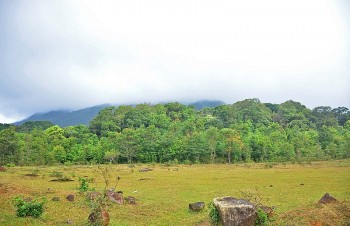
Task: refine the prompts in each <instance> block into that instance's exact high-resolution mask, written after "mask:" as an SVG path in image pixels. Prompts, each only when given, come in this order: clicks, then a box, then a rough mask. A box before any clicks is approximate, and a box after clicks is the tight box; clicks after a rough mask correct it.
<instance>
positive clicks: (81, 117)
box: [13, 100, 225, 127]
mask: <svg viewBox="0 0 350 226" xmlns="http://www.w3.org/2000/svg"><path fill="white" fill-rule="evenodd" d="M223 104H225V102H223V101H220V100H199V101H195V102H193V103H190V104H186V105H192V106H194V108H195V109H196V110H201V109H203V108H207V107H216V106H219V105H223ZM126 105H135V104H126ZM110 106H118V105H114V104H101V105H96V106H92V107H87V108H82V109H78V110H73V111H69V110H52V111H48V112H43V113H35V114H33V115H31V116H29V117H28V118H26V119H23V120H20V121H17V122H14V123H13V125H16V126H20V125H23V124H24V123H26V122H29V121H49V122H52V123H53V124H55V125H59V126H60V127H67V126H75V125H79V124H82V125H89V123H90V121H91V120H92V119H93V118H94V117H95V116H96V115H97V114H98V113H99V112H100V111H101V110H102V109H104V108H106V107H110Z"/></svg>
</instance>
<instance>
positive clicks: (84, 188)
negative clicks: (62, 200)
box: [78, 178, 89, 192]
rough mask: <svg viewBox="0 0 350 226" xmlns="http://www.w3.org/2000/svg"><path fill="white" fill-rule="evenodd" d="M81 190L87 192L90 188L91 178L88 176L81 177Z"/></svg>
mask: <svg viewBox="0 0 350 226" xmlns="http://www.w3.org/2000/svg"><path fill="white" fill-rule="evenodd" d="M79 182H80V184H79V188H78V189H79V191H81V192H86V191H88V190H89V180H88V179H87V178H79Z"/></svg>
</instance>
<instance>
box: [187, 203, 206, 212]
mask: <svg viewBox="0 0 350 226" xmlns="http://www.w3.org/2000/svg"><path fill="white" fill-rule="evenodd" d="M188 207H189V208H190V210H193V211H201V210H203V209H204V207H205V203H204V202H195V203H190V204H189V205H188Z"/></svg>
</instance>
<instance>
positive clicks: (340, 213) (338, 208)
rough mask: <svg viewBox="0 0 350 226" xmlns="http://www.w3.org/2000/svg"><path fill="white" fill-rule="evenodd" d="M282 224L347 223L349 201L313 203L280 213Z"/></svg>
mask: <svg viewBox="0 0 350 226" xmlns="http://www.w3.org/2000/svg"><path fill="white" fill-rule="evenodd" d="M278 221H281V222H279V223H282V224H283V225H298V224H300V223H301V224H304V225H314V226H316V225H349V223H350V201H343V202H338V203H330V204H326V205H325V204H315V205H313V206H311V207H307V208H299V209H296V210H293V211H290V212H286V213H283V214H282V215H280V217H279V220H278Z"/></svg>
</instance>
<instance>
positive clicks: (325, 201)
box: [318, 193, 337, 204]
mask: <svg viewBox="0 0 350 226" xmlns="http://www.w3.org/2000/svg"><path fill="white" fill-rule="evenodd" d="M333 202H337V199H336V198H334V197H333V196H331V195H330V194H329V193H326V194H325V195H324V196H323V197H322V198H321V199H320V200H319V201H318V203H320V204H328V203H333Z"/></svg>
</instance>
